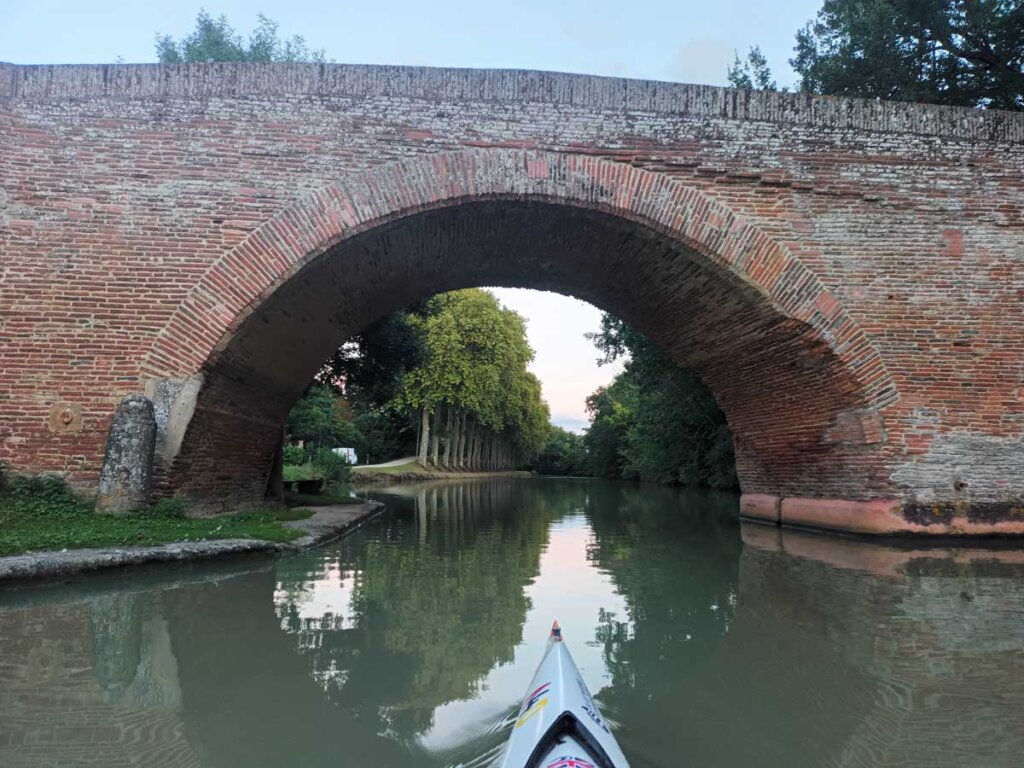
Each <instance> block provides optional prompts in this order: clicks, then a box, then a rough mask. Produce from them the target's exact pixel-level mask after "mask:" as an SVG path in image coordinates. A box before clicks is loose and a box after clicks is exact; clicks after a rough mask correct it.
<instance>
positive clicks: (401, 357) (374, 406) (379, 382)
mask: <svg viewBox="0 0 1024 768" xmlns="http://www.w3.org/2000/svg"><path fill="white" fill-rule="evenodd" d="M422 310H423V306H422V305H417V306H415V307H412V308H409V309H403V310H399V311H397V312H392V313H391V314H390V315H387V316H386V317H384V318H382V319H381V320H378V321H377V322H376V323H373V324H372V325H370V326H368V327H367V328H366V330H364V331H363V332H362V333H360V334H358V335H357V336H353V337H352V338H351V339H349V341H348V342H346V343H345V344H344V345H343V346H342V347H341V348H340V349H339V350H338V351H337V352H335V353H334V355H333V356H332V357H331V359H330V360H328V361H327V363H326V364H325V365H324V367H323V368H322V369H321V370H320V372H319V373H318V374H317V381H318V382H320V383H322V384H328V385H330V386H332V387H334V388H335V389H336V390H337V391H338V392H342V391H343V392H344V393H345V397H346V398H348V401H349V402H350V403H351V404H352V407H353V409H354V410H355V411H357V412H358V413H368V412H371V411H376V410H381V409H384V408H386V407H387V406H388V404H389V403H391V402H392V401H393V400H394V399H395V398H396V397H397V396H398V394H399V392H400V391H401V388H402V379H403V377H404V376H405V374H406V372H407V371H410V370H412V369H414V368H416V367H417V366H419V365H422V364H423V362H424V361H425V360H426V358H427V346H426V340H425V339H424V338H423V325H422V323H421V322H419V319H418V318H416V317H415V315H416V314H421V313H422Z"/></svg>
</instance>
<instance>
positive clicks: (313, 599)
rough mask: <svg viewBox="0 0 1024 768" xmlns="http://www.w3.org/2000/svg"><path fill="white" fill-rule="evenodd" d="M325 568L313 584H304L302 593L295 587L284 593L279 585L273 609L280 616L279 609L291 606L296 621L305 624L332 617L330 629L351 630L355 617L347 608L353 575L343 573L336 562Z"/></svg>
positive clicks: (353, 581)
mask: <svg viewBox="0 0 1024 768" xmlns="http://www.w3.org/2000/svg"><path fill="white" fill-rule="evenodd" d="M324 566H325V567H324V571H323V573H321V574H319V575H318V576H317V577H316V578H315V579H313V580H312V581H308V582H304V583H303V584H302V586H301V589H296V588H295V586H297V585H293V586H292V588H291V589H285V588H284V587H283V584H282V582H278V584H277V589H275V590H274V605H276V606H278V611H279V612H280V610H281V608H282V607H286V606H287V605H288V604H289V603H291V604H293V605H294V606H295V611H296V613H297V614H298V616H299V618H301V619H303V620H307V621H308V620H310V619H312V620H314V621H316V622H318V623H319V622H320V620H321V619H323V617H324V616H326V615H328V614H331V615H333V616H334V622H332V624H331V626H332V628H334V629H352V628H353V627H355V624H356V622H355V618H356V617H355V616H354V615H353V611H352V610H351V609H350V604H351V602H352V594H353V590H354V589H355V585H356V572H355V571H342V570H341V569H340V568H339V567H338V562H337V561H328V562H326V563H325V564H324Z"/></svg>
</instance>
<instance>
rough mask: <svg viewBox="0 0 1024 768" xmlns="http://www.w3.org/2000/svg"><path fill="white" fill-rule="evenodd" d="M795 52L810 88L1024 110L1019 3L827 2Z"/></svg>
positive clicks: (1023, 10) (1023, 6) (1023, 15)
mask: <svg viewBox="0 0 1024 768" xmlns="http://www.w3.org/2000/svg"><path fill="white" fill-rule="evenodd" d="M795 51H796V55H795V56H794V58H793V59H791V60H790V63H791V64H792V66H793V68H794V69H795V70H796V71H797V72H798V73H799V74H800V76H801V81H802V82H801V88H802V89H803V90H805V91H809V92H816V93H827V94H833V95H841V96H860V97H868V98H881V99H895V100H898V101H925V102H932V103H937V104H953V105H960V106H974V107H993V108H998V109H1012V110H1020V109H1024V3H1021V2H1019V0H825V3H824V5H823V7H822V9H821V11H819V12H818V16H817V18H816V19H815V20H814V21H813V22H808V24H807V26H806V27H804V28H803V29H801V30H800V31H799V32H798V33H797V37H796V48H795Z"/></svg>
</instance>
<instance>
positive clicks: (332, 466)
mask: <svg viewBox="0 0 1024 768" xmlns="http://www.w3.org/2000/svg"><path fill="white" fill-rule="evenodd" d="M311 462H312V463H313V464H314V465H316V466H318V467H319V468H320V469H321V470H322V471H323V475H324V485H327V486H331V485H340V484H342V483H345V482H347V481H348V474H349V469H350V467H351V465H350V464H349V463H348V459H346V458H345V457H344V456H339V455H338V454H336V453H334V452H333V451H331V450H330V449H327V448H324V449H322V450H319V451H316V453H315V454H314V455H313V456H312V457H311Z"/></svg>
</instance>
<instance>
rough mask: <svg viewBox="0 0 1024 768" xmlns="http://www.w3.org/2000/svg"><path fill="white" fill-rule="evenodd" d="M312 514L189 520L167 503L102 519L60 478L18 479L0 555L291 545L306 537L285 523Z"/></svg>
mask: <svg viewBox="0 0 1024 768" xmlns="http://www.w3.org/2000/svg"><path fill="white" fill-rule="evenodd" d="M311 514H312V513H311V512H310V511H309V510H306V509H298V508H294V507H293V508H288V507H281V508H259V509H253V510H251V511H246V512H241V513H238V514H233V515H221V516H219V517H209V518H191V517H187V516H186V514H185V507H184V505H183V504H181V503H180V502H177V501H173V500H165V501H162V502H160V503H158V504H156V505H154V506H153V507H151V508H150V509H148V510H146V511H144V512H139V513H135V514H132V515H125V516H114V515H101V514H97V513H96V512H95V511H94V510H93V503H92V501H91V500H89V499H86V498H83V497H81V496H79V495H77V494H75V493H72V492H71V491H69V490H68V489H67V487H66V486H65V485H64V484H63V482H62V481H61V480H60V479H59V478H48V477H36V478H14V479H12V480H10V481H9V483H8V485H7V486H6V487H5V488H2V489H0V555H16V554H21V553H23V552H34V551H44V550H62V549H82V548H86V547H124V546H152V545H155V544H167V543H170V542H175V541H202V540H204V539H236V538H251V539H263V540H266V541H282V542H283V541H291V540H293V539H296V538H299V537H300V536H302V535H303V534H302V533H301V532H299V531H295V530H292V529H291V528H287V527H285V526H284V525H283V524H282V523H283V522H284V521H286V520H301V519H304V518H306V517H309V516H310V515H311Z"/></svg>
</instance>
